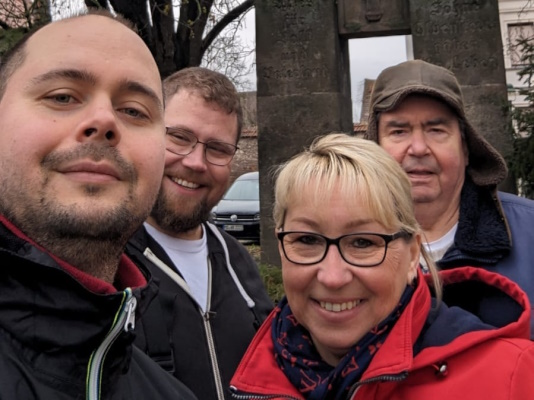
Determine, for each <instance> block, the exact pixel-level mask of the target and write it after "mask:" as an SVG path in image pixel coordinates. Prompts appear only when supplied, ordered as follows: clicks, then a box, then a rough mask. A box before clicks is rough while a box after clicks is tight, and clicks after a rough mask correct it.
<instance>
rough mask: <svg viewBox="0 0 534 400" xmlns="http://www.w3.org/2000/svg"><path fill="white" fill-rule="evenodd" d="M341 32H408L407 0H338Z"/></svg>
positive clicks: (363, 34) (362, 35) (364, 34)
mask: <svg viewBox="0 0 534 400" xmlns="http://www.w3.org/2000/svg"><path fill="white" fill-rule="evenodd" d="M338 18H339V33H340V34H341V35H343V36H345V37H347V38H350V39H355V38H365V37H371V36H389V35H408V34H409V33H410V29H411V25H410V14H409V11H408V0H339V1H338Z"/></svg>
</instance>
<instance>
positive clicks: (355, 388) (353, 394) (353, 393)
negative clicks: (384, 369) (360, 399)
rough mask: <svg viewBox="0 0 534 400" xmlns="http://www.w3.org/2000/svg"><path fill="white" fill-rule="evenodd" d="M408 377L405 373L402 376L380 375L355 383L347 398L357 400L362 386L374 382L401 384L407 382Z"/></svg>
mask: <svg viewBox="0 0 534 400" xmlns="http://www.w3.org/2000/svg"><path fill="white" fill-rule="evenodd" d="M407 377H408V372H407V371H404V372H401V373H400V374H395V375H380V376H375V377H374V378H369V379H366V380H364V381H360V382H357V383H355V384H354V385H353V386H352V388H351V389H350V391H349V395H348V396H347V399H351V400H354V399H355V398H356V393H358V390H359V389H360V387H361V386H362V385H365V384H367V383H373V382H400V381H403V380H405V379H406V378H407Z"/></svg>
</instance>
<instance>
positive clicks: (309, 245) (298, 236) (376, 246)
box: [282, 232, 387, 267]
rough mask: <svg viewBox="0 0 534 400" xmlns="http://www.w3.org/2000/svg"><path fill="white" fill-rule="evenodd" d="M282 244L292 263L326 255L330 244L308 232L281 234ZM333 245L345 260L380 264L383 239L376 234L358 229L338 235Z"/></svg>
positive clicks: (358, 264)
mask: <svg viewBox="0 0 534 400" xmlns="http://www.w3.org/2000/svg"><path fill="white" fill-rule="evenodd" d="M282 245H283V249H284V252H285V254H286V257H287V258H288V260H289V261H291V262H294V263H296V264H315V263H317V262H319V261H321V260H322V259H323V258H324V257H325V256H326V253H327V252H328V250H329V247H330V246H329V245H328V243H327V240H326V239H325V238H324V237H323V236H321V235H318V234H314V233H308V232H290V233H288V234H286V235H285V236H284V237H283V240H282ZM337 247H338V249H339V251H340V253H341V255H342V257H343V258H344V259H345V261H347V262H348V263H350V264H353V265H357V266H362V267H363V266H374V265H378V264H380V263H381V262H382V261H383V260H384V257H385V255H386V248H387V243H386V240H385V239H384V238H383V237H381V236H378V235H376V234H372V233H361V234H354V235H347V236H344V237H342V238H340V239H339V241H338V243H337Z"/></svg>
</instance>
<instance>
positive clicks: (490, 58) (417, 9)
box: [410, 0, 504, 84]
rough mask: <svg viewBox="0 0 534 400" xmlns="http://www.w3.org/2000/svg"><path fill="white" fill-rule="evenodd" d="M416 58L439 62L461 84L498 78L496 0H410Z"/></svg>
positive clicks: (501, 64) (500, 70)
mask: <svg viewBox="0 0 534 400" xmlns="http://www.w3.org/2000/svg"><path fill="white" fill-rule="evenodd" d="M410 13H411V16H410V18H411V25H412V36H413V45H414V54H415V57H416V58H423V59H425V60H427V61H430V62H434V63H436V64H439V65H443V66H445V67H447V68H449V69H451V70H452V71H453V72H455V73H457V74H460V75H461V76H462V79H461V80H462V82H463V84H477V83H480V82H481V79H482V80H485V81H489V82H497V81H501V80H502V79H503V77H504V72H503V71H504V62H503V55H502V43H501V34H500V25H499V14H498V13H499V10H498V7H497V0H431V1H428V0H410Z"/></svg>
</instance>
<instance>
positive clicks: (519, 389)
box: [509, 342, 534, 400]
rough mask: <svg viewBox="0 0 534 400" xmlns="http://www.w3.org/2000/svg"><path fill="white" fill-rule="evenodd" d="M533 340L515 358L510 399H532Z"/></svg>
mask: <svg viewBox="0 0 534 400" xmlns="http://www.w3.org/2000/svg"><path fill="white" fill-rule="evenodd" d="M533 374H534V342H531V345H530V346H529V347H527V348H526V349H525V350H524V351H523V352H522V353H521V355H520V356H519V358H518V359H517V364H516V366H515V370H514V372H513V374H512V380H511V382H510V397H509V399H510V400H527V399H534V377H533Z"/></svg>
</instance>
